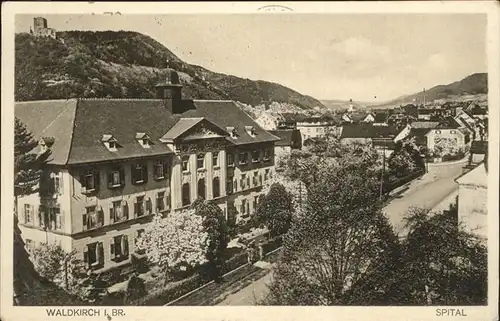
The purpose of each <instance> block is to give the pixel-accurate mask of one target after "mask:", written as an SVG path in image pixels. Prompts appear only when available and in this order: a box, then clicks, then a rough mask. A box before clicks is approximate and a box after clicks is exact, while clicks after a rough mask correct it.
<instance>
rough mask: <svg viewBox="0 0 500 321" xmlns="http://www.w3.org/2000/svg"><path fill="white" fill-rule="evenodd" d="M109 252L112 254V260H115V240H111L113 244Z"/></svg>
mask: <svg viewBox="0 0 500 321" xmlns="http://www.w3.org/2000/svg"><path fill="white" fill-rule="evenodd" d="M109 251H110V253H111V259H114V258H115V240H114V239H111V244H110V245H109Z"/></svg>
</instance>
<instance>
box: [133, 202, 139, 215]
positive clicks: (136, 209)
mask: <svg viewBox="0 0 500 321" xmlns="http://www.w3.org/2000/svg"><path fill="white" fill-rule="evenodd" d="M138 212H139V204H138V203H137V201H136V202H135V203H134V217H137V214H138Z"/></svg>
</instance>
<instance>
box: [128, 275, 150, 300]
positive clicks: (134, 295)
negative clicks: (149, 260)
mask: <svg viewBox="0 0 500 321" xmlns="http://www.w3.org/2000/svg"><path fill="white" fill-rule="evenodd" d="M144 295H146V285H145V284H144V280H143V279H141V278H140V277H138V276H137V274H135V273H134V274H132V276H131V277H130V279H129V281H128V284H127V292H126V295H125V301H126V302H129V303H130V302H132V301H134V300H137V299H138V298H141V297H143V296H144Z"/></svg>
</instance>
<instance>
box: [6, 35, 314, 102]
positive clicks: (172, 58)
mask: <svg viewBox="0 0 500 321" xmlns="http://www.w3.org/2000/svg"><path fill="white" fill-rule="evenodd" d="M57 38H58V39H57V40H54V39H51V38H38V37H34V36H32V35H30V34H27V33H21V34H16V37H15V50H16V53H15V99H16V101H25V100H38V99H66V98H74V97H85V98H87V97H89V98H90V97H103V98H104V97H109V98H153V97H154V88H153V86H154V85H155V84H156V83H157V82H158V81H160V80H162V78H164V77H165V74H166V68H167V67H168V68H173V69H175V70H177V71H178V72H179V74H180V78H181V83H182V84H183V86H184V90H183V96H184V97H186V98H193V99H230V100H235V101H239V102H241V103H244V104H247V105H251V106H256V105H260V104H264V103H270V102H273V101H274V102H279V103H281V102H282V103H288V104H293V105H296V106H298V107H300V108H302V109H312V108H314V107H317V106H319V107H324V106H323V105H322V104H321V102H320V101H318V100H316V99H314V98H313V97H310V96H306V95H302V94H300V93H298V92H296V91H294V90H292V89H290V88H287V87H285V86H282V85H280V84H276V83H272V82H268V81H263V80H257V81H254V80H250V79H244V78H239V77H236V76H232V75H225V74H222V73H216V72H212V71H210V70H208V69H205V68H203V67H200V66H196V65H191V64H188V63H186V62H184V61H182V60H181V59H179V58H178V57H177V56H176V55H175V54H174V53H173V52H172V51H170V50H169V49H168V48H166V47H165V46H164V45H162V44H161V43H159V42H158V41H156V40H154V39H152V38H151V37H149V36H146V35H143V34H140V33H137V32H131V31H96V32H94V31H64V32H58V33H57Z"/></svg>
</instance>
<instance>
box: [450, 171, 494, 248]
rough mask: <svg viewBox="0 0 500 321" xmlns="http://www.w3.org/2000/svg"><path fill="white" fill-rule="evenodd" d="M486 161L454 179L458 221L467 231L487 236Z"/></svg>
mask: <svg viewBox="0 0 500 321" xmlns="http://www.w3.org/2000/svg"><path fill="white" fill-rule="evenodd" d="M485 164H486V163H481V164H480V165H479V166H477V167H476V168H474V169H473V170H471V171H470V172H467V173H466V174H464V175H462V176H461V177H459V178H457V179H456V182H457V183H458V186H459V187H458V221H459V223H460V224H462V225H463V226H464V227H465V228H466V229H467V230H468V231H469V232H472V233H475V234H477V235H479V236H482V237H484V238H485V239H486V238H487V237H488V215H487V214H488V207H487V206H488V202H487V196H488V171H487V167H486V166H485Z"/></svg>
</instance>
